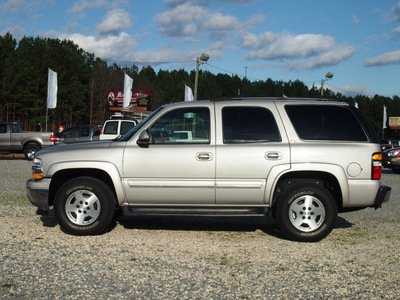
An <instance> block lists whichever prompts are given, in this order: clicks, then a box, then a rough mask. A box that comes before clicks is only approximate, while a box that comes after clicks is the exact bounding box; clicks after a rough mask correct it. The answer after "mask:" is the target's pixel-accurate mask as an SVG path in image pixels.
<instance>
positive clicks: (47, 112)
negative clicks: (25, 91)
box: [46, 68, 50, 132]
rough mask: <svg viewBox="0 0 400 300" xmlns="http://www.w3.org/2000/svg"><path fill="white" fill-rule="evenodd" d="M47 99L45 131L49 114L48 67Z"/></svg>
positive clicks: (48, 71) (48, 77) (48, 72)
mask: <svg viewBox="0 0 400 300" xmlns="http://www.w3.org/2000/svg"><path fill="white" fill-rule="evenodd" d="M47 69H48V70H47V100H46V132H47V115H48V114H49V79H50V76H49V74H50V68H47Z"/></svg>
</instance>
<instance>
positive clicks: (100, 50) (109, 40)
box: [63, 32, 136, 59]
mask: <svg viewBox="0 0 400 300" xmlns="http://www.w3.org/2000/svg"><path fill="white" fill-rule="evenodd" d="M63 38H65V39H69V40H71V41H73V42H74V43H75V44H77V45H78V46H79V47H81V48H82V49H84V50H86V51H87V52H90V53H94V54H95V55H96V56H97V57H101V58H103V59H119V58H121V57H123V56H124V55H126V54H128V53H130V52H131V51H132V49H134V48H135V46H136V42H135V40H134V39H132V38H131V37H130V36H129V35H128V34H127V33H125V32H121V33H119V34H118V35H114V36H100V37H95V36H92V35H89V36H86V35H83V34H79V33H75V34H71V35H65V36H64V37H63Z"/></svg>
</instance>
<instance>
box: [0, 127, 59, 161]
mask: <svg viewBox="0 0 400 300" xmlns="http://www.w3.org/2000/svg"><path fill="white" fill-rule="evenodd" d="M54 141H55V135H54V133H53V132H24V131H23V130H22V127H21V125H20V124H18V123H16V122H0V153H20V152H22V153H24V154H25V157H26V159H28V160H32V158H33V156H34V155H35V153H36V152H37V151H39V150H40V149H43V148H46V147H50V146H53V145H54Z"/></svg>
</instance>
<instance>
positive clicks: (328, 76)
mask: <svg viewBox="0 0 400 300" xmlns="http://www.w3.org/2000/svg"><path fill="white" fill-rule="evenodd" d="M332 77H333V73H331V72H328V73H326V75H325V80H324V79H321V96H323V95H324V82H325V81H328V80H329V79H332Z"/></svg>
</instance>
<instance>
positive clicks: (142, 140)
mask: <svg viewBox="0 0 400 300" xmlns="http://www.w3.org/2000/svg"><path fill="white" fill-rule="evenodd" d="M136 143H137V144H138V145H139V146H141V147H148V146H149V143H150V134H149V131H148V130H147V129H146V130H143V131H142V132H141V133H140V135H139V138H138V140H137V142H136Z"/></svg>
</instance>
